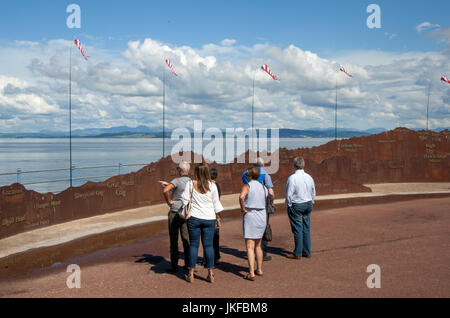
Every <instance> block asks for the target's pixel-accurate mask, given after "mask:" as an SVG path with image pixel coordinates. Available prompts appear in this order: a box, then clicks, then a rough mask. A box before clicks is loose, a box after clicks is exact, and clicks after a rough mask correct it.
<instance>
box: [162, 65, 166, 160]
mask: <svg viewBox="0 0 450 318" xmlns="http://www.w3.org/2000/svg"><path fill="white" fill-rule="evenodd" d="M165 146H166V73H165V72H164V73H163V155H162V157H163V158H164V157H165Z"/></svg>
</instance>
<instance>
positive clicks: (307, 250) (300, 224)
mask: <svg viewBox="0 0 450 318" xmlns="http://www.w3.org/2000/svg"><path fill="white" fill-rule="evenodd" d="M311 211H312V202H311V201H309V202H305V203H293V204H292V206H288V215H289V220H290V222H291V229H292V233H293V234H294V242H295V249H294V255H295V256H300V257H302V256H304V255H310V254H311V233H310V229H311V223H310V215H311Z"/></svg>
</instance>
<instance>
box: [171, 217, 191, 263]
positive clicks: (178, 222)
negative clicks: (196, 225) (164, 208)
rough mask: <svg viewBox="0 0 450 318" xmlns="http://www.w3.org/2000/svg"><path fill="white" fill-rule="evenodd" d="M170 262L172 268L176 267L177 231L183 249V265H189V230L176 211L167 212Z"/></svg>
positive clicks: (177, 255) (177, 256)
mask: <svg viewBox="0 0 450 318" xmlns="http://www.w3.org/2000/svg"><path fill="white" fill-rule="evenodd" d="M168 221H169V237H170V263H171V264H172V268H173V269H177V268H178V258H179V254H178V233H180V234H181V241H182V242H183V251H184V265H185V266H188V265H189V232H188V228H187V224H186V221H185V220H183V219H181V218H180V216H179V215H178V213H177V212H173V211H170V212H169V218H168Z"/></svg>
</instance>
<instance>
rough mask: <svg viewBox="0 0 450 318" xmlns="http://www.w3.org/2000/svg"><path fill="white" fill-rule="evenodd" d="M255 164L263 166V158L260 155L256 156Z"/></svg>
mask: <svg viewBox="0 0 450 318" xmlns="http://www.w3.org/2000/svg"><path fill="white" fill-rule="evenodd" d="M255 166H260V167H263V166H264V159H263V158H261V157H258V159H256V163H255Z"/></svg>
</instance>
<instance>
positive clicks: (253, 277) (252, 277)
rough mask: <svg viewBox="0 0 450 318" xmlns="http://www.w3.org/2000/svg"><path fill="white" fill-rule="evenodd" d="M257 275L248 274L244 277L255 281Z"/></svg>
mask: <svg viewBox="0 0 450 318" xmlns="http://www.w3.org/2000/svg"><path fill="white" fill-rule="evenodd" d="M255 278H256V276H250V274H247V276H245V277H244V279H246V280H249V281H252V282H254V281H255Z"/></svg>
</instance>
